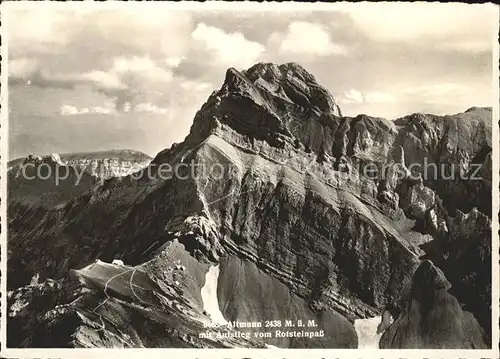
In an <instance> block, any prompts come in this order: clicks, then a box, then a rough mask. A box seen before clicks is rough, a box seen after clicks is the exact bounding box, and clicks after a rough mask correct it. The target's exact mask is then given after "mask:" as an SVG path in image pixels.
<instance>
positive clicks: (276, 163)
mask: <svg viewBox="0 0 500 359" xmlns="http://www.w3.org/2000/svg"><path fill="white" fill-rule="evenodd" d="M429 167H430V168H429ZM434 168H436V171H434ZM433 171H434V172H433ZM430 172H432V173H430ZM16 185H17V184H16V180H15V179H11V180H10V181H9V187H10V188H12V191H13V193H14V195H13V196H12V198H16V197H15V196H16V195H17V196H19V197H22V196H23V192H19V190H17V189H16V187H15V186H16ZM16 191H17V192H16ZM12 208H13V210H12V211H10V213H9V221H10V223H9V266H8V286H9V289H12V290H13V291H12V292H11V293H10V294H9V305H10V308H11V313H9V323H15V324H12V326H14V325H15V328H16V331H17V332H16V333H18V334H19V335H21V334H22V335H24V336H25V337H26V338H33V332H34V330H35V329H34V328H33V325H31V323H32V321H30V318H32V316H33V315H36V314H34V313H42V312H43V313H45V312H46V311H47V310H50V309H51V308H53V307H54V306H55V305H65V306H64V308H65V309H64V311H61V312H60V313H59V312H58V313H55V312H50V313H52V314H51V315H53V316H51V317H50V322H41V323H39V324H38V327H37V328H36V330H39V331H44V330H45V329H44V328H48V327H50V330H51V333H57V332H58V331H60V330H64V331H66V332H67V331H70V332H73V333H76V334H75V335H76V336H73V337H72V338H73V339H71V340H66V339H61V340H60V341H58V342H57V343H56V344H54V345H57V346H83V347H96V346H124V347H130V346H141V345H142V346H145V347H149V346H179V347H184V346H188V347H189V346H190V347H193V346H194V347H198V346H202V347H203V346H214V347H231V346H256V347H259V346H264V345H266V344H267V345H275V346H280V347H313V348H314V347H333V348H352V347H357V345H358V340H357V337H356V332H355V330H354V326H353V323H354V320H355V319H360V318H368V317H375V316H378V315H380V314H381V313H382V312H383V310H384V308H385V307H388V306H390V307H394V308H399V310H400V311H401V310H402V308H405V305H406V304H405V303H406V298H407V297H406V296H405V293H409V292H410V291H411V288H412V281H413V285H414V283H415V282H414V280H413V275H414V272H415V270H416V269H417V268H418V266H419V263H420V261H421V259H422V258H423V257H424V256H427V257H428V258H429V259H431V260H432V262H434V263H435V264H436V265H437V266H439V267H440V268H441V271H442V272H443V276H446V277H447V278H449V281H450V282H451V285H452V289H451V290H450V293H452V294H453V295H454V296H455V297H453V296H452V294H443V295H444V296H450V297H453V298H454V299H453V300H455V301H456V303H457V304H458V303H461V304H462V305H463V306H464V309H466V310H468V311H470V312H471V313H472V314H470V317H472V315H473V316H475V317H476V319H477V321H478V322H479V324H480V325H481V326H482V328H483V331H481V330H480V329H481V328H480V327H479V325H478V324H477V323H476V324H474V325H475V326H476V327H477V328H476V329H477V331H476V332H480V333H482V334H484V337H485V340H486V341H487V340H488V338H489V335H490V333H491V328H490V326H491V321H490V318H491V308H490V306H491V270H490V268H491V229H490V224H491V110H490V109H483V108H481V109H480V108H473V109H470V110H468V111H466V112H464V113H461V114H456V115H450V116H434V115H424V114H413V115H410V116H406V117H404V118H400V119H397V120H396V121H389V120H385V119H381V118H373V117H369V116H367V115H359V116H357V117H354V118H351V117H342V114H341V111H340V109H339V107H338V105H337V104H336V103H335V100H334V99H333V98H332V97H331V95H330V94H329V93H328V92H327V91H326V90H325V88H323V87H322V86H321V85H320V84H318V82H317V81H316V79H315V78H314V77H313V76H312V75H311V74H309V73H308V72H307V71H306V70H304V69H303V68H302V67H301V66H300V65H297V64H295V63H289V64H284V65H275V64H268V63H259V64H257V65H255V66H253V67H252V68H250V69H248V70H246V71H244V72H238V71H237V70H235V69H229V70H228V71H227V74H226V78H225V81H224V83H223V85H222V86H221V88H220V89H219V90H217V91H214V92H213V93H212V95H211V96H210V97H209V98H208V100H207V101H206V102H205V103H204V104H203V105H202V107H201V109H200V110H199V111H198V113H197V114H196V116H195V118H194V121H193V125H192V127H191V131H190V133H189V135H188V136H187V137H186V138H185V140H184V141H183V142H182V143H180V144H175V145H173V146H172V147H171V148H169V149H166V150H164V151H162V152H160V153H159V154H158V155H157V156H156V157H155V158H154V159H153V160H152V161H151V163H149V165H148V167H147V168H146V170H145V171H142V172H141V173H140V175H139V176H138V175H133V176H132V175H131V176H124V177H113V178H110V179H108V180H106V181H101V182H98V183H96V184H95V185H92V186H91V188H90V189H88V190H85V191H82V192H81V193H75V195H74V196H73V197H72V198H71V199H70V200H69V201H68V202H66V203H65V204H64V206H58V207H56V208H50V209H47V208H40V206H36V205H34V206H32V207H30V208H29V209H25V208H23V209H22V211H20V210H19V209H16V208H15V207H12ZM16 218H22V220H21V221H19V220H18V221H16V220H15V219H16ZM478 233H481V235H479V234H478ZM97 258H100V259H101V260H103V261H107V262H111V261H112V260H113V259H117V258H118V259H120V260H123V262H124V263H126V266H127V268H122V267H121V266H120V264H102V262H100V263H97V264H95V263H94V262H95V260H96V259H97ZM92 263H94V264H92ZM425 263H427V262H425ZM215 264H217V265H219V267H218V268H219V274H218V277H217V283H216V286H217V298H216V299H215V300H217V302H218V306H219V309H220V312H221V313H222V315H223V316H224V319H225V320H227V321H228V322H235V321H239V322H248V323H256V322H262V325H263V327H262V328H258V327H251V328H250V329H245V330H244V331H245V332H248V333H250V336H251V337H250V338H236V339H235V337H234V336H236V335H237V334H235V333H241V332H242V329H241V328H240V329H238V330H235V328H231V327H229V329H228V327H224V325H223V324H220V323H219V324H220V325H223V327H220V328H219V329H217V330H218V332H219V333H220V332H224V333H228V332H230V333H233V334H232V335H233V336H232V337H231V338H227V337H225V338H219V340H215V341H214V340H213V337H210V335H215V336H216V334H210V335H209V334H207V333H206V332H205V331H204V329H203V328H204V327H207V326H208V327H210V328H211V329H210V330H212V331H213V330H214V329H213V328H214V326H213V325H211V323H212V324H213V322H214V320H212V319H210V313H207V311H206V310H205V309H204V308H205V307H206V303H205V305H204V301H203V298H202V294H201V293H202V288H203V286H204V285H205V276H206V274H207V273H209V272H210V271H209V268H210V266H212V265H215ZM84 267H85V268H84ZM458 267H460V268H458ZM82 268H84V269H82ZM180 268H183V269H180ZM72 269H75V270H78V269H82V270H79V271H75V272H73V273H74V276H75V277H76V278H77V279H78V280H76V281H75V280H74V279H71V280H70V279H69V278H68V276H69V273H70V271H71V270H72ZM122 272H123V274H120V273H122ZM132 273H136V274H135V275H134V276H132V275H131V274H132ZM138 273H140V274H138ZM33 275H38V276H39V279H38V280H40V281H44V282H43V283H42V284H38V286H37V285H35V284H33V283H32V284H31V285H30V284H28V283H30V280H31V278H32V276H33ZM208 277H210V278H211V275H210V276H207V278H208ZM49 278H50V279H49ZM49 280H56V281H57V283H59V284H58V285H61V286H66V284H65V283H66V282H67V283H72V281H73V282H77V283H78V284H77V285H76V284H75V285H74V287H75V288H77V289H74V290H71V291H70V292H71V293H69V294H68V295H59V296H58V297H57V298H52V299H51V300H49V301H48V302H47V305H46V306H45V307H43V308H35V307H33V304H30V303H31V302H30V300H31V299H30V298H33V299H32V301H33V302H34V301H35V298H36V296H37V295H43V296H44V297H48V298H49V297H51V296H50V294H46V293H45V292H44V290H46V291H49V292H50V290H49V289H46V286H47V283H52V282H47V281H49ZM115 281H120V282H115ZM135 281H137V283H136V282H135ZM120 283H121V284H120ZM134 283H135V284H134ZM135 285H137V286H139V287H140V288H139V287H135ZM20 286H23V287H22V288H18V287H20ZM68 287H69V285H68ZM211 287H213V283H212V284H211ZM72 288H73V287H72ZM134 288H136V289H137V290H136V291H134ZM453 290H455V291H454V292H452V291H453ZM141 291H142V292H141ZM40 293H41V294H40ZM443 293H444V292H443ZM445 293H448V292H446V291H445ZM74 298H81V299H79V300H78V301H73V299H74ZM212 300H214V299H213V298H212ZM70 302H71V304H68V303H70ZM20 303H21V304H20ZM22 303H28V304H26V305H24V306H23V305H22ZM99 303H104V304H99ZM430 303H431V302H429V305H430ZM432 303H434V302H432ZM19 306H20V307H22V308H24V310H17V311H15V310H13V309H12V308H13V307H14V308H18V307H19ZM458 306H459V307H460V305H459V304H458ZM151 311H153V312H154V313H156V314H155V315H158V316H161V318H160V317H153V316H152V314H151ZM47 313H48V312H47ZM82 313H83V314H82ZM467 315H469V314H467ZM117 317H119V318H121V319H120V320H123V321H117V320H115V319H116V318H117ZM278 320H279V321H281V322H280V324H279V325H280V326H278V323H269V326H268V327H266V323H265V322H266V321H271V322H272V321H278ZM287 320H289V321H291V322H292V323H293V324H294V325H295V326H294V327H288V328H286V329H285V328H283V326H284V323H285V322H286V321H287ZM299 320H300V321H302V322H303V323H308V322H309V321H311V322H310V323H311V325H310V326H305V327H300V326H299V325H298V323H299ZM28 323H29V324H28ZM68 323H70V324H68ZM120 323H128V324H127V325H125V324H120ZM395 323H397V321H396V322H395ZM470 323H472V321H470ZM271 324H272V325H271ZM455 324H456V325H459V324H460V323H458V324H457V323H455ZM455 324H453V323H452V324H451V325H455ZM9 325H10V324H9ZM149 325H150V326H151V328H155V330H152V329H147V327H148V326H149ZM125 327H126V328H125ZM63 328H64V329H63ZM96 328H101V330H103V331H104V333H105V334H106V335H105V336H104V337H103V336H99V335H98V334H96V330H97V329H96ZM167 328H169V329H168V330H167ZM221 328H223V329H221ZM280 328H281V329H280ZM390 328H392V327H390ZM277 330H281V331H283V332H295V334H293V335H292V334H286V335H285V336H279V333H276V331H277ZM388 330H389V329H388ZM394 330H396V329H394ZM158 331H160V332H161V333H165V332H167V333H168V334H167V335H166V338H165V335H164V334H162V337H161V338H163V339H160V337H159V334H158ZM304 331H307V332H308V333H309V332H312V333H315V334H310V335H311V336H310V337H306V336H305V335H304V334H303V333H302V332H304ZM45 332H48V331H47V330H45ZM262 332H269V333H272V335H273V336H272V337H270V338H269V337H265V336H264V337H261V336H259V333H262ZM297 332H301V333H302V334H301V335H300V334H297ZM82 333H85V334H82ZM123 333H126V335H125V334H123ZM214 333H215V332H214ZM22 335H21V336H22ZM66 335H67V334H66ZM308 335H309V334H308ZM61 337H63V336H61ZM64 338H66V337H64ZM75 338H76V339H75ZM103 338H104V339H103ZM110 338H114V339H110ZM9 340H10V343H9V346H30V345H31V346H32V345H40V343H38V344H34V342H30V341H29V340H27V341H26V340H25V341H23V342H21V341H19V339H15V337H12V338H11V339H9ZM438 340H439V343H437V344H436V343H435V342H432V343H431V342H428V341H419V342H416V341H411V340H410V341H406V342H404V344H401V345H404V346H406V347H412V346H416V347H422V346H426V345H429V347H436V346H437V347H439V346H441V347H446V346H447V345H448V343H450V342H449V341H446V340H447V339H446V340H445V339H443V341H441V339H438ZM390 343H392V344H388V346H391V347H392V346H393V345H396V346H397V345H398V344H394V343H403V342H402V341H394V340H392V341H390ZM453 343H454V344H453V347H455V346H457V345H458V346H459V344H456V342H455V341H453ZM464 346H465V347H468V344H464Z"/></svg>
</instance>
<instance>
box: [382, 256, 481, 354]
mask: <svg viewBox="0 0 500 359" xmlns="http://www.w3.org/2000/svg"><path fill="white" fill-rule="evenodd" d="M450 287H451V284H450V282H449V281H448V280H447V279H446V277H445V275H444V274H443V272H442V271H441V270H440V269H439V268H437V267H436V266H434V265H433V264H432V262H430V261H424V262H422V264H421V265H420V266H419V267H418V269H417V271H416V272H415V275H414V277H413V283H412V287H411V292H410V295H409V299H408V302H407V303H406V304H405V307H404V308H403V311H402V313H401V314H400V316H399V318H397V319H396V320H395V322H394V323H393V324H392V325H391V326H389V328H388V329H387V330H386V332H385V333H384V335H383V336H382V338H381V340H380V347H381V348H384V349H390V348H405V349H423V348H435V349H485V348H487V345H486V344H485V340H484V337H485V333H484V330H483V329H482V328H481V326H480V325H479V323H478V322H477V320H476V319H475V318H474V316H473V315H472V314H471V313H470V312H466V311H463V310H462V308H461V307H460V303H459V302H458V300H457V299H456V298H455V297H454V296H453V295H451V294H450V293H448V290H449V289H450Z"/></svg>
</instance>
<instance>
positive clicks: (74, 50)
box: [2, 2, 498, 159]
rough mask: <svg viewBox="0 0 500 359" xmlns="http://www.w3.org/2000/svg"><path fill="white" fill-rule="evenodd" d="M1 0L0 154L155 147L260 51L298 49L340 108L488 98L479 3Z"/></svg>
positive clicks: (488, 21)
mask: <svg viewBox="0 0 500 359" xmlns="http://www.w3.org/2000/svg"><path fill="white" fill-rule="evenodd" d="M3 5H9V7H6V6H3V9H2V10H3V11H2V15H5V14H6V15H7V18H6V20H7V26H6V31H7V38H8V73H9V126H10V131H9V136H10V138H9V142H10V154H9V157H10V158H11V159H13V158H17V157H19V156H24V155H27V154H29V153H36V154H47V153H51V152H62V153H65V152H75V151H92V150H104V149H111V148H131V149H137V150H141V151H144V152H146V153H148V154H150V155H155V154H156V153H157V152H158V151H160V150H162V149H163V148H165V147H169V146H170V145H171V143H172V142H179V141H182V139H183V138H184V136H185V135H186V134H187V132H188V131H189V128H190V126H191V123H192V119H193V117H194V114H195V112H196V111H197V110H198V109H199V108H200V106H201V105H202V103H203V102H204V101H205V100H206V98H207V97H208V96H209V95H210V93H211V92H212V91H213V90H214V89H217V88H219V87H220V85H221V84H222V81H223V80H224V74H225V71H226V69H227V68H228V67H230V66H232V67H236V68H238V69H245V68H248V67H250V66H251V65H253V64H254V63H256V62H260V61H266V62H275V63H286V62H291V61H295V62H298V63H300V64H301V65H303V66H304V67H305V68H306V69H307V70H308V71H309V72H311V73H312V74H313V75H314V76H315V77H316V79H317V80H318V82H319V83H321V84H322V85H324V86H325V87H326V88H328V89H329V91H330V92H331V93H332V95H333V96H334V97H335V98H336V99H337V102H338V103H339V105H340V107H341V109H342V111H343V113H344V115H348V116H355V115H357V114H359V113H366V114H369V115H373V116H380V117H386V118H389V119H394V118H396V117H398V116H403V115H405V114H409V113H412V112H429V113H436V114H447V113H457V112H462V111H464V110H466V109H467V108H469V107H471V106H492V105H493V104H492V98H493V92H492V88H493V84H492V46H493V43H494V39H495V36H496V33H497V32H496V31H497V30H496V26H498V18H496V17H495V15H496V13H495V10H494V9H493V8H492V7H490V6H484V5H475V6H471V5H466V4H450V5H448V4H439V3H437V4H422V3H419V4H401V3H393V4H369V3H364V4H348V3H347V4H337V5H334V6H335V7H332V8H331V9H330V10H329V11H301V10H299V9H295V10H294V11H287V12H283V11H281V12H279V13H278V12H276V11H270V10H268V11H255V10H253V11H252V10H251V9H248V8H242V7H241V4H235V5H233V9H229V8H227V6H228V4H225V6H226V9H225V10H220V9H219V10H214V8H212V9H211V10H208V9H206V10H202V9H203V6H204V4H197V7H198V9H194V10H193V9H192V10H182V9H181V8H179V4H177V5H176V6H177V7H176V8H175V9H172V8H170V9H169V8H167V7H166V6H167V5H164V4H162V5H160V4H151V3H120V4H115V6H113V7H112V6H110V5H112V4H110V3H106V4H103V3H96V4H92V5H90V6H89V4H88V3H87V4H81V3H79V4H74V3H73V4H69V3H64V4H57V6H47V5H48V4H43V5H44V6H40V5H41V4H40V3H36V2H34V3H31V4H28V5H26V4H23V3H20V2H14V3H10V4H3ZM61 5H62V6H61ZM307 5H308V6H309V7H310V4H307ZM170 6H172V5H170ZM221 6H222V5H221ZM258 6H259V7H260V8H262V7H263V5H262V4H259V5H258ZM285 8H286V7H285V6H283V7H282V9H285ZM324 8H325V9H326V7H324ZM4 20H5V19H4Z"/></svg>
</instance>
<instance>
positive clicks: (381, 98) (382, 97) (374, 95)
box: [364, 91, 396, 103]
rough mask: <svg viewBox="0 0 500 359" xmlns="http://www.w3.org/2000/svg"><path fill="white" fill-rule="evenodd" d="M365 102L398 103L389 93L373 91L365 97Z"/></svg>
mask: <svg viewBox="0 0 500 359" xmlns="http://www.w3.org/2000/svg"><path fill="white" fill-rule="evenodd" d="M364 100H365V102H368V103H392V102H396V97H394V96H393V95H391V94H390V93H387V92H378V91H371V92H367V93H366V94H365V95H364Z"/></svg>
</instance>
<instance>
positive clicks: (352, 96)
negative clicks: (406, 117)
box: [339, 89, 397, 104]
mask: <svg viewBox="0 0 500 359" xmlns="http://www.w3.org/2000/svg"><path fill="white" fill-rule="evenodd" d="M396 101H397V99H396V97H395V96H394V95H392V94H390V93H387V92H380V91H367V92H361V91H358V90H354V89H351V90H349V91H347V92H346V93H345V94H344V95H343V96H341V97H340V98H339V102H341V103H345V104H362V103H370V104H376V103H394V102H396Z"/></svg>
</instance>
